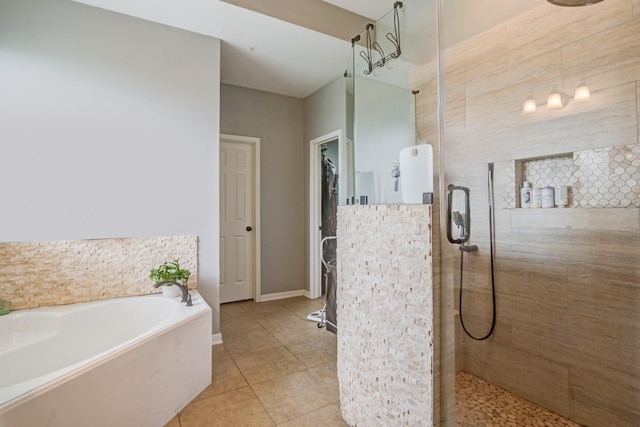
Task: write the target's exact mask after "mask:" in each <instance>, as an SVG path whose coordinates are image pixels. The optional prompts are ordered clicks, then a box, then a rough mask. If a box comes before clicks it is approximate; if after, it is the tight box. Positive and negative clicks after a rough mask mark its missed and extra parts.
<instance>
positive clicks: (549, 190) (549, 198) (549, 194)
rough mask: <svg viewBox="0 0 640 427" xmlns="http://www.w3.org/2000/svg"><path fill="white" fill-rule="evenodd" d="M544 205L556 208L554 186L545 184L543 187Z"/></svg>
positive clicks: (544, 206)
mask: <svg viewBox="0 0 640 427" xmlns="http://www.w3.org/2000/svg"><path fill="white" fill-rule="evenodd" d="M542 207H543V208H555V207H556V205H555V198H554V197H553V187H552V186H550V185H545V186H544V188H543V189H542Z"/></svg>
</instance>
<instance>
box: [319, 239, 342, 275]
mask: <svg viewBox="0 0 640 427" xmlns="http://www.w3.org/2000/svg"><path fill="white" fill-rule="evenodd" d="M337 238H338V237H337V236H327V237H325V238H324V239H322V240H321V241H320V261H322V264H323V265H324V268H329V266H328V265H327V261H325V260H324V242H326V241H327V240H336V239H337Z"/></svg>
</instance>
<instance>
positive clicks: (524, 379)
mask: <svg viewBox="0 0 640 427" xmlns="http://www.w3.org/2000/svg"><path fill="white" fill-rule="evenodd" d="M449 25H455V23H450V24H449ZM446 28H447V26H446V25H445V33H446ZM449 28H450V27H449ZM639 34H640V0H607V1H606V2H602V3H599V4H596V5H593V6H589V7H583V8H560V7H555V6H552V5H550V4H548V3H547V2H539V4H538V5H536V6H534V7H533V8H532V9H530V10H529V11H527V12H525V13H523V14H521V15H519V16H517V17H515V18H514V19H512V20H509V21H506V22H503V23H501V24H499V25H497V26H495V27H493V28H491V29H489V30H488V31H486V32H484V33H482V34H480V35H478V36H476V37H474V38H472V39H470V40H467V41H465V42H462V43H460V44H458V45H455V46H452V47H449V48H447V51H446V56H445V63H446V72H445V84H446V110H445V114H446V119H445V120H446V126H445V141H444V148H443V151H444V165H445V172H446V173H445V176H444V179H445V184H448V183H454V184H457V185H464V186H467V187H469V188H470V189H471V211H472V214H471V222H472V236H471V242H470V243H471V244H477V245H479V247H480V251H479V252H478V253H476V254H471V255H469V256H467V257H465V265H464V285H463V286H464V294H463V297H464V301H465V304H464V310H463V316H464V320H465V324H466V325H467V326H468V328H469V329H470V330H471V331H472V332H473V333H474V334H477V335H479V334H483V333H484V332H486V331H487V329H488V328H489V325H490V322H491V297H490V272H489V227H488V220H489V210H488V203H487V168H488V163H490V162H491V163H494V164H495V183H494V188H495V194H496V203H497V206H498V208H497V209H496V210H495V227H496V231H495V235H496V262H495V267H496V292H497V325H496V329H495V333H494V335H493V336H492V337H491V338H490V339H489V340H487V341H483V342H475V341H473V340H470V339H465V340H464V369H465V370H467V371H470V372H472V373H474V374H476V375H478V376H480V377H482V378H485V379H488V380H489V381H491V382H493V383H496V384H497V385H500V386H502V387H504V388H506V389H508V390H510V391H513V392H515V393H517V394H519V395H521V396H523V397H525V398H527V399H529V400H531V401H533V402H535V403H538V404H540V405H542V406H544V407H547V408H549V409H551V410H553V411H556V412H558V413H560V414H561V415H564V416H566V417H569V418H571V419H572V420H574V421H576V422H578V423H581V424H585V425H589V426H601V425H615V426H634V425H640V405H638V402H640V363H638V361H639V360H640V304H639V301H640V262H639V261H640V210H639V209H638V208H635V207H620V208H597V207H596V208H592V209H585V208H580V207H576V208H567V209H505V208H503V207H502V205H501V203H500V197H501V195H503V194H504V192H505V191H506V189H507V188H508V186H510V185H511V186H512V185H513V183H512V182H511V181H510V179H512V178H510V177H509V175H510V174H509V169H510V165H511V162H512V161H513V160H516V159H533V158H537V157H551V156H554V155H558V154H562V153H571V152H581V151H586V150H599V149H607V148H610V147H621V146H633V145H637V144H638V142H639V141H638V138H639V133H640V128H639V126H638V123H639V121H640V108H639V106H638V99H640V37H639V36H638V35H639ZM412 78H413V81H414V83H415V86H414V89H419V90H420V96H423V94H424V96H430V95H428V93H429V87H428V86H427V85H426V84H424V85H423V84H421V82H427V81H430V79H433V78H434V74H433V64H427V65H425V66H424V67H423V68H422V69H420V70H416V72H415V73H414V75H413V76H412ZM583 78H584V79H585V81H586V82H587V84H588V85H589V86H590V88H591V92H592V99H591V100H590V101H586V102H569V104H568V105H567V106H566V107H565V108H564V109H561V110H547V109H545V108H543V107H542V108H540V107H539V108H538V111H537V112H536V113H533V114H526V115H525V114H522V105H523V102H524V100H525V99H526V98H527V97H528V96H529V95H530V94H533V96H534V97H535V98H536V100H537V102H538V104H539V105H540V104H544V103H545V102H546V96H547V95H548V93H549V92H550V91H551V89H552V88H553V86H554V85H557V86H558V88H559V89H560V90H562V91H564V92H565V93H567V94H568V95H570V96H572V95H573V91H574V89H575V87H576V86H577V85H578V83H579V82H580V80H581V79H583ZM434 108H435V104H430V103H418V126H419V128H420V131H421V132H422V133H423V134H429V133H431V135H432V139H434V140H435V136H434V135H433V134H434V133H435V132H436V129H437V128H434V127H431V128H430V127H428V126H427V125H426V124H427V123H429V117H431V114H432V111H433V109H434ZM423 116H424V117H425V119H421V118H422V117H423ZM614 172H615V171H611V173H614ZM636 197H637V195H636ZM450 249H451V252H450V254H449V256H448V257H447V259H445V262H444V264H443V265H445V267H446V268H447V269H450V271H444V272H443V277H444V278H445V280H451V282H447V283H446V284H444V285H443V287H447V286H456V287H457V286H458V285H457V282H458V280H459V275H458V273H457V271H458V269H459V255H458V253H459V252H458V250H457V248H456V247H454V246H453V245H452V246H451V248H450Z"/></svg>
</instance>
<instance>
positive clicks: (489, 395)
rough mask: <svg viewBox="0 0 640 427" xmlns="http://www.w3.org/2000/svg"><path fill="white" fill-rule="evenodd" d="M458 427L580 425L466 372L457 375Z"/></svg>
mask: <svg viewBox="0 0 640 427" xmlns="http://www.w3.org/2000/svg"><path fill="white" fill-rule="evenodd" d="M456 425H457V426H458V427H503V426H509V427H510V426H536V427H537V426H540V427H580V425H579V424H576V423H574V422H573V421H570V420H568V419H566V418H564V417H562V416H560V415H558V414H556V413H554V412H551V411H549V410H547V409H544V408H542V407H540V406H538V405H536V404H534V403H531V402H529V401H528V400H525V399H523V398H521V397H519V396H516V395H515V394H513V393H510V392H508V391H506V390H504V389H502V388H500V387H498V386H496V385H494V384H491V383H488V382H486V381H484V380H483V379H481V378H478V377H476V376H475V375H472V374H468V373H466V372H458V373H457V374H456Z"/></svg>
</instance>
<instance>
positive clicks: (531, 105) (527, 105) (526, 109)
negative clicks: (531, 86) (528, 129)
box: [522, 95, 538, 113]
mask: <svg viewBox="0 0 640 427" xmlns="http://www.w3.org/2000/svg"><path fill="white" fill-rule="evenodd" d="M537 108H538V105H537V104H536V99H535V98H534V97H533V96H532V95H531V96H529V97H528V98H527V99H525V100H524V105H523V106H522V112H523V113H535V112H536V110H537Z"/></svg>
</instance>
